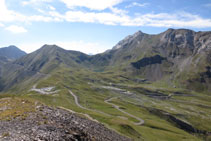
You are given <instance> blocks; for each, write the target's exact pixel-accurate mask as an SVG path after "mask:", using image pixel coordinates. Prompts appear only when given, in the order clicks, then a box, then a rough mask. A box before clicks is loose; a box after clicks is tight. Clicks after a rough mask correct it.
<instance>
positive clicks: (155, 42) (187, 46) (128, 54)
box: [0, 29, 211, 91]
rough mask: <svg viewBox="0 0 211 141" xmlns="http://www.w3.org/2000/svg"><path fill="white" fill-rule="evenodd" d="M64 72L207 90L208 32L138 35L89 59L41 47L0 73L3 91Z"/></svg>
mask: <svg viewBox="0 0 211 141" xmlns="http://www.w3.org/2000/svg"><path fill="white" fill-rule="evenodd" d="M64 68H72V69H74V70H89V71H96V72H103V71H109V72H114V73H117V74H118V73H121V74H125V77H128V78H130V79H134V78H138V79H146V80H148V81H151V82H155V81H157V82H161V83H165V84H166V85H170V86H172V87H183V88H188V89H193V90H197V91H211V32H194V31H192V30H187V29H178V30H174V29H168V30H167V31H165V32H163V33H160V34H157V35H149V34H146V33H143V32H141V31H138V32H136V33H135V34H134V35H130V36H128V37H126V38H125V39H123V40H122V41H120V42H119V43H118V44H117V45H116V46H114V47H113V48H112V49H111V50H108V51H106V52H104V53H101V54H97V55H92V56H90V55H86V54H83V53H81V52H77V51H67V50H64V49H62V48H60V47H58V46H56V45H44V46H43V47H41V48H40V49H39V50H37V51H35V52H33V53H31V54H28V55H25V56H23V57H21V58H19V59H17V60H15V61H14V62H11V63H7V64H6V65H4V67H3V69H1V68H0V81H1V82H0V84H1V87H2V89H1V90H8V89H10V88H11V87H13V86H14V85H21V83H26V82H27V84H30V83H34V82H35V81H37V80H40V79H43V78H45V76H49V75H50V74H51V72H53V71H54V70H59V69H64ZM28 82H30V83H28Z"/></svg>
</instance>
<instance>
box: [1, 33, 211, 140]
mask: <svg viewBox="0 0 211 141" xmlns="http://www.w3.org/2000/svg"><path fill="white" fill-rule="evenodd" d="M210 34H211V33H210V32H194V31H191V30H184V29H180V30H173V29H169V30H167V31H166V32H163V33H161V34H158V35H148V34H145V33H142V32H140V31H139V32H137V33H135V34H134V35H131V36H128V37H126V38H125V39H124V40H122V41H120V42H119V43H118V44H117V45H116V46H115V47H114V48H113V49H112V50H109V51H107V52H105V53H102V54H97V55H94V56H88V55H86V54H83V53H80V52H76V51H67V50H64V49H62V48H59V47H58V46H56V45H44V46H43V47H42V48H41V49H39V50H37V51H35V52H33V53H31V54H28V55H26V56H23V57H21V58H19V59H17V60H15V61H13V62H9V63H4V64H3V65H2V66H1V67H0V70H1V79H0V88H1V92H2V94H0V98H2V97H18V98H20V97H21V98H23V99H32V100H36V101H40V102H42V103H44V104H46V105H48V106H52V107H60V108H63V109H66V110H71V111H74V112H76V113H77V114H79V115H81V116H84V117H86V118H89V119H92V120H97V121H98V122H101V123H103V124H104V125H105V126H106V127H108V128H111V129H113V130H115V131H117V132H118V133H120V134H122V135H124V136H127V137H129V138H132V139H133V140H149V141H151V140H175V141H177V140H209V139H210V134H211V133H210V132H211V126H210V125H211V120H210V114H211V111H210V108H211V105H210V101H211V97H210V84H211V83H210V79H211V75H210V71H211V70H210V66H211V64H210V63H211V58H210V56H211V55H210V54H211V52H210V50H211V39H210V38H211V35H210ZM194 90H197V91H198V92H196V91H194ZM14 94H15V95H14ZM0 110H1V109H0ZM0 119H1V117H0Z"/></svg>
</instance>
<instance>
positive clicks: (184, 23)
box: [51, 11, 211, 28]
mask: <svg viewBox="0 0 211 141" xmlns="http://www.w3.org/2000/svg"><path fill="white" fill-rule="evenodd" d="M51 16H52V17H54V18H57V19H58V21H67V22H84V23H100V24H106V25H121V26H153V27H182V28H183V27H196V28H204V27H211V19H204V18H201V17H200V16H198V15H193V14H190V13H185V12H180V13H175V14H168V13H158V14H154V13H150V14H143V15H141V14H137V15H135V16H134V17H131V16H129V15H127V14H125V13H120V14H118V13H110V12H82V11H68V12H66V13H65V14H60V13H58V12H56V11H54V12H51Z"/></svg>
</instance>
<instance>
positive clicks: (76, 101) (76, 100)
mask: <svg viewBox="0 0 211 141" xmlns="http://www.w3.org/2000/svg"><path fill="white" fill-rule="evenodd" d="M69 93H70V94H71V95H72V96H73V97H74V99H75V104H76V105H77V106H78V107H80V108H81V109H84V110H89V111H94V112H97V113H101V114H103V115H106V116H109V117H110V116H111V115H109V114H107V113H104V112H101V111H98V110H94V109H89V108H86V107H83V106H82V105H81V104H80V103H79V102H78V97H77V96H76V95H75V94H74V93H73V92H72V91H71V90H69Z"/></svg>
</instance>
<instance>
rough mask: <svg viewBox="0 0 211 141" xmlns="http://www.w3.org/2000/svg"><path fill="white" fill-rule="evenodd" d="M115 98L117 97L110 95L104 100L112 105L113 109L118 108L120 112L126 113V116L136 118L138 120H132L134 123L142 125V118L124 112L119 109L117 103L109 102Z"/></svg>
mask: <svg viewBox="0 0 211 141" xmlns="http://www.w3.org/2000/svg"><path fill="white" fill-rule="evenodd" d="M116 98H118V97H112V98H110V99H107V100H105V101H104V102H105V103H107V104H109V105H112V106H113V107H114V108H115V109H117V110H119V111H120V112H122V113H124V114H126V115H128V116H130V117H132V118H135V119H137V120H138V121H139V122H134V124H135V125H143V124H144V120H143V119H141V118H139V117H137V116H134V115H132V114H130V113H128V112H125V111H124V110H122V109H120V107H119V106H117V105H115V104H113V103H110V102H111V101H112V100H113V99H116Z"/></svg>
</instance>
